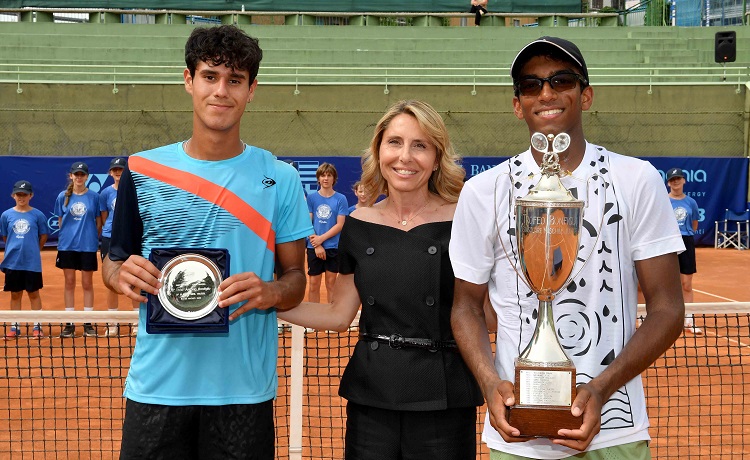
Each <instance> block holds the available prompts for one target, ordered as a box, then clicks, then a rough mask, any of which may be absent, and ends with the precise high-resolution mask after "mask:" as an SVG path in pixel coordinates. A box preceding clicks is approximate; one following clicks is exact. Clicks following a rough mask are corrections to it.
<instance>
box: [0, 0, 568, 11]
mask: <svg viewBox="0 0 750 460" xmlns="http://www.w3.org/2000/svg"><path fill="white" fill-rule="evenodd" d="M0 6H1V7H4V8H25V7H37V8H112V9H125V8H129V9H167V10H191V11H221V10H237V11H239V10H241V9H242V8H243V7H244V9H245V10H246V11H316V12H320V11H330V12H410V13H411V12H430V13H435V12H438V13H446V12H454V11H456V12H468V11H469V6H470V2H469V0H442V1H438V0H401V1H394V0H370V1H345V0H326V1H321V0H301V1H294V0H286V1H283V2H279V1H273V0H200V1H198V0H194V1H189V0H161V1H158V2H155V1H153V0H129V1H123V0H121V1H107V0H70V1H60V0H57V1H52V0H3V1H2V2H0ZM488 9H489V10H490V12H497V13H580V12H581V2H580V0H576V1H571V0H544V1H542V0H526V1H521V0H489V5H488Z"/></svg>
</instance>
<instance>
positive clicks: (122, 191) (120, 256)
mask: <svg viewBox="0 0 750 460" xmlns="http://www.w3.org/2000/svg"><path fill="white" fill-rule="evenodd" d="M142 243H143V220H142V219H141V215H140V213H139V210H138V196H137V193H136V190H135V183H134V182H133V176H132V175H131V174H130V169H129V168H128V167H125V170H124V171H123V172H122V176H121V177H120V185H119V187H118V188H117V206H116V207H115V215H114V217H113V218H112V237H111V239H110V247H109V258H110V260H114V261H124V260H127V259H128V257H130V256H131V255H134V254H136V255H141V252H142Z"/></svg>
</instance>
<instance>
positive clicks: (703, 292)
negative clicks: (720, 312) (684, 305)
mask: <svg viewBox="0 0 750 460" xmlns="http://www.w3.org/2000/svg"><path fill="white" fill-rule="evenodd" d="M693 291H695V292H699V293H701V294H705V295H710V296H711V297H716V298H717V299H722V300H726V301H727V302H739V300H734V299H729V298H727V297H722V296H720V295H716V294H711V293H710V292H706V291H699V290H698V289H693Z"/></svg>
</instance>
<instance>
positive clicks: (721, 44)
mask: <svg viewBox="0 0 750 460" xmlns="http://www.w3.org/2000/svg"><path fill="white" fill-rule="evenodd" d="M736 59H737V34H736V33H735V32H734V31H733V30H732V31H728V32H716V38H715V39H714V60H715V61H716V62H734V61H735V60H736Z"/></svg>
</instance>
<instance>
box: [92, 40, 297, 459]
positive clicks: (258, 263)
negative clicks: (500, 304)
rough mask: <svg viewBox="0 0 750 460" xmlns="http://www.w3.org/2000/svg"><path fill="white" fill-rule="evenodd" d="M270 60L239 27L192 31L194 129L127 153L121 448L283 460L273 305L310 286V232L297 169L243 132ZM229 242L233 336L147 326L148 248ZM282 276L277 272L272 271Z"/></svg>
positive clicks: (114, 256)
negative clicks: (131, 310) (128, 333)
mask: <svg viewBox="0 0 750 460" xmlns="http://www.w3.org/2000/svg"><path fill="white" fill-rule="evenodd" d="M261 58H262V51H261V49H260V47H259V46H258V41H257V40H256V39H254V38H251V37H249V36H247V35H246V34H245V33H244V32H243V31H242V30H240V29H239V28H237V27H234V26H219V27H212V28H196V29H194V30H193V32H192V34H191V35H190V38H189V39H188V41H187V44H186V45H185V62H186V64H187V68H186V69H185V71H184V80H185V90H186V91H187V92H188V94H190V95H191V98H192V104H193V132H192V136H191V137H190V138H189V139H187V140H185V141H181V142H177V143H175V144H171V145H167V146H164V147H160V148H157V149H153V150H149V151H146V152H141V153H138V154H135V155H132V156H130V157H129V158H128V166H127V168H126V169H125V171H124V173H123V176H122V179H121V181H120V187H119V189H118V194H117V207H116V208H115V217H114V222H113V228H112V240H111V246H110V253H109V258H108V259H105V261H104V269H105V280H106V281H105V284H107V285H108V286H110V287H115V288H116V290H117V291H118V292H121V293H123V294H125V295H126V296H127V297H129V298H130V299H132V300H136V301H138V302H140V323H141V324H140V325H139V329H138V331H139V332H138V336H137V339H136V346H135V351H134V353H133V357H132V359H131V365H130V370H129V372H128V377H127V381H126V384H125V397H126V398H127V403H126V410H125V422H124V424H123V438H122V448H121V453H120V458H121V459H122V460H127V459H135V458H180V459H217V460H218V459H224V458H235V459H250V458H252V459H264V460H265V459H267V460H271V459H273V458H274V454H275V453H274V443H275V434H274V416H273V399H274V397H275V396H276V389H277V385H278V382H277V375H276V365H277V355H278V337H277V322H276V310H277V309H289V308H293V307H295V306H296V305H298V304H299V303H300V302H301V301H302V299H303V298H304V294H305V272H304V255H305V243H304V238H305V237H306V236H307V235H310V234H311V233H312V227H311V225H310V220H309V217H308V214H307V210H306V207H305V199H304V194H303V190H302V184H301V182H300V179H299V175H298V174H297V172H296V170H295V169H294V167H292V166H291V165H289V164H287V163H285V162H282V161H279V160H277V159H276V157H274V156H273V155H272V154H271V153H270V152H267V151H265V150H263V149H260V148H257V147H253V146H249V145H247V144H245V143H244V142H243V141H242V139H240V121H241V119H242V116H243V114H244V113H245V108H246V106H247V104H248V103H249V102H250V101H251V100H252V99H253V96H254V95H255V89H256V86H257V80H256V76H257V74H258V67H259V65H260V60H261ZM159 247H161V248H164V247H181V248H191V247H192V248H224V249H227V250H228V251H229V254H230V260H229V268H230V276H229V277H228V278H226V279H224V280H223V282H222V283H221V284H220V285H219V289H218V290H219V291H220V294H219V303H218V307H219V308H228V309H229V313H230V314H229V321H230V324H229V332H228V333H215V334H190V333H175V334H169V335H164V334H149V333H148V331H146V330H145V327H144V326H145V322H146V318H145V315H146V304H145V302H146V301H147V298H146V297H145V296H144V295H142V291H144V292H146V293H149V294H152V295H156V294H158V292H159V288H160V287H161V282H160V281H159V278H160V276H161V273H160V271H159V270H158V269H157V268H156V266H155V265H154V264H153V263H151V262H150V261H149V260H148V256H149V254H150V252H151V249H152V248H159ZM274 273H276V278H274Z"/></svg>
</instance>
